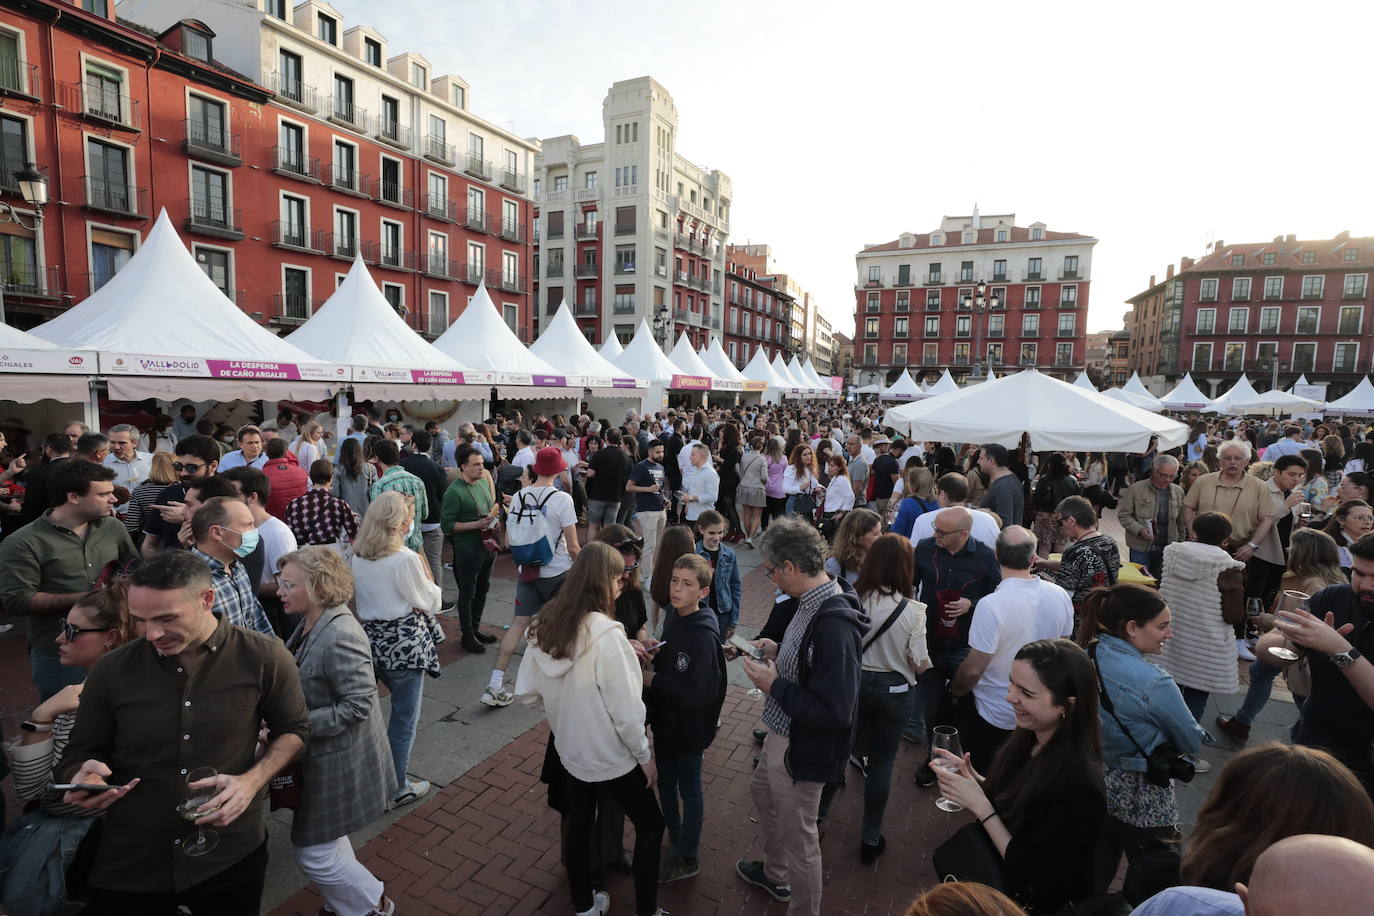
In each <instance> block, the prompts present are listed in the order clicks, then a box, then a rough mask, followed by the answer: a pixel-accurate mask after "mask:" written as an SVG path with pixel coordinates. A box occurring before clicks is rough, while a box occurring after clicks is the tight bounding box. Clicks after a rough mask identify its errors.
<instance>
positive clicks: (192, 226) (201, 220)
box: [186, 198, 243, 241]
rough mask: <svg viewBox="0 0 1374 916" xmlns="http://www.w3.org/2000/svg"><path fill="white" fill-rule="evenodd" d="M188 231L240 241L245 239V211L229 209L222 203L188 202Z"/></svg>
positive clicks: (192, 200) (208, 201)
mask: <svg viewBox="0 0 1374 916" xmlns="http://www.w3.org/2000/svg"><path fill="white" fill-rule="evenodd" d="M186 206H187V211H188V212H189V213H190V214H191V215H190V216H188V217H187V218H186V231H187V232H194V233H197V234H198V235H211V236H214V237H216V238H221V239H229V240H231V241H238V240H240V239H242V238H243V211H242V210H238V209H232V210H231V209H229V208H228V207H226V206H224V204H223V203H222V202H221V201H217V200H197V199H195V198H192V199H191V200H188V201H187V202H186Z"/></svg>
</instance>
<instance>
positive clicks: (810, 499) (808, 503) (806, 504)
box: [792, 493, 816, 515]
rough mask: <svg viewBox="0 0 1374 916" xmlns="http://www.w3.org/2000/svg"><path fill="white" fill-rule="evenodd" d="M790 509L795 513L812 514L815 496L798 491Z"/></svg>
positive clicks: (814, 506) (814, 507) (814, 509)
mask: <svg viewBox="0 0 1374 916" xmlns="http://www.w3.org/2000/svg"><path fill="white" fill-rule="evenodd" d="M792 511H793V512H795V513H796V514H797V515H813V514H814V513H815V511H816V498H815V497H814V496H812V495H811V494H810V493H798V494H797V498H796V499H795V500H793V501H792Z"/></svg>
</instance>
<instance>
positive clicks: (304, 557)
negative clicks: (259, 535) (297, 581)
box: [277, 545, 353, 607]
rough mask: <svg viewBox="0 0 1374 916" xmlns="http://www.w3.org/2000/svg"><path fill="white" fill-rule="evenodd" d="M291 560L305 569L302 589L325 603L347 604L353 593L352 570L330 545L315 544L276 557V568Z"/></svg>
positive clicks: (325, 604) (330, 605)
mask: <svg viewBox="0 0 1374 916" xmlns="http://www.w3.org/2000/svg"><path fill="white" fill-rule="evenodd" d="M287 563H295V564H296V565H297V566H299V567H300V568H301V572H303V573H305V593H306V594H307V595H308V596H309V597H310V600H311V601H312V602H318V603H319V604H322V605H324V606H325V607H338V606H339V605H341V604H347V603H348V601H349V599H350V598H352V597H353V572H352V570H350V569H349V568H348V564H347V563H345V562H344V561H343V557H341V556H339V552H338V551H337V550H334V549H333V548H332V547H324V546H320V545H315V546H311V547H302V548H300V549H299V550H293V551H291V552H290V553H288V554H286V555H285V556H284V557H281V558H280V559H278V560H277V572H281V571H282V570H283V569H285V568H286V564H287Z"/></svg>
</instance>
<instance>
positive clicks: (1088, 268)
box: [852, 211, 1097, 385]
mask: <svg viewBox="0 0 1374 916" xmlns="http://www.w3.org/2000/svg"><path fill="white" fill-rule="evenodd" d="M1015 220H1016V216H1015V214H1005V215H1000V216H997V215H993V216H980V215H979V214H978V213H977V212H976V211H975V212H974V214H973V215H972V216H946V217H944V219H943V220H942V222H941V225H940V228H939V229H937V230H935V231H933V232H928V233H919V234H918V233H909V232H908V233H903V234H902V235H901V236H900V237H899V238H898V239H896V240H894V241H891V242H884V243H882V244H877V245H868V246H866V247H865V248H864V249H863V250H862V251H860V252H859V253H858V255H857V256H856V257H855V262H856V266H857V268H858V277H857V279H856V284H855V310H854V335H855V336H854V377H853V379H852V381H853V382H854V383H855V384H860V385H867V384H875V383H881V384H890V383H891V382H893V381H894V380H895V379H896V378H897V377H898V376H899V375H900V374H901V373H902V372H903V371H904V370H906V369H907V368H910V369H911V371H912V375H913V376H915V377H916V378H917V379H918V380H920V379H921V377H922V376H925V377H927V378H928V379H930V380H934V379H935V378H936V377H938V375H939V374H940V373H941V372H942V371H943V370H945V369H949V370H950V371H951V372H952V373H954V375H955V376H956V378H957V377H960V376H963V375H968V374H970V373H972V372H974V371H975V370H978V371H986V370H987V369H989V368H990V369H992V370H993V371H994V372H996V373H997V374H998V375H1001V374H1002V373H1003V372H1005V371H1007V370H1010V369H1013V368H1028V367H1035V368H1037V369H1039V370H1041V371H1042V372H1047V373H1049V374H1052V375H1055V376H1057V377H1059V378H1062V379H1065V380H1067V381H1072V380H1073V379H1074V378H1076V377H1077V375H1078V372H1079V371H1080V370H1081V369H1082V368H1083V366H1084V363H1085V352H1084V351H1085V338H1086V335H1087V315H1088V294H1089V289H1090V287H1091V276H1092V249H1093V246H1094V245H1096V244H1097V240H1096V239H1095V238H1093V237H1092V236H1088V235H1080V234H1078V233H1073V232H1052V231H1050V230H1049V229H1048V228H1047V227H1046V226H1045V224H1044V223H1032V224H1030V225H1029V226H1017V225H1016V224H1015ZM980 283H981V284H984V302H983V305H982V306H981V307H980V306H979V305H978V303H977V298H976V297H977V290H978V287H979V284H980Z"/></svg>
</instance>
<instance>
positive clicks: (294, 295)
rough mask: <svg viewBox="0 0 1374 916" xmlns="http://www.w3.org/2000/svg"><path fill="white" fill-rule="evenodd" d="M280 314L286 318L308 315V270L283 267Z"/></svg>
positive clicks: (303, 317)
mask: <svg viewBox="0 0 1374 916" xmlns="http://www.w3.org/2000/svg"><path fill="white" fill-rule="evenodd" d="M281 288H282V315H283V317H286V318H299V319H301V320H302V321H304V320H305V319H306V318H309V317H310V272H309V271H306V270H301V269H300V268H299V267H285V268H282V272H281Z"/></svg>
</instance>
